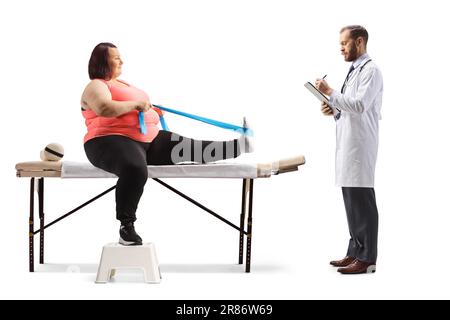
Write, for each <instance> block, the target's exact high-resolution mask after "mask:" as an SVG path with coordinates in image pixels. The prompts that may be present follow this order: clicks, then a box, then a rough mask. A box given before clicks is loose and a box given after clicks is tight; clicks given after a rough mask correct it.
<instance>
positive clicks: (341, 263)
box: [330, 256, 356, 267]
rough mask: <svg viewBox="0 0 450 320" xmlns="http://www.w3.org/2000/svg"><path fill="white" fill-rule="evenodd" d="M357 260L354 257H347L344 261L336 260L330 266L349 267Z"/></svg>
mask: <svg viewBox="0 0 450 320" xmlns="http://www.w3.org/2000/svg"><path fill="white" fill-rule="evenodd" d="M355 260H356V258H354V257H349V256H346V257H345V258H344V259H342V260H335V261H330V264H331V265H332V266H333V267H346V266H348V265H349V264H351V263H352V262H353V261H355Z"/></svg>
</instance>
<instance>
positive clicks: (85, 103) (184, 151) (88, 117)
mask: <svg viewBox="0 0 450 320" xmlns="http://www.w3.org/2000/svg"><path fill="white" fill-rule="evenodd" d="M122 64H123V62H122V59H121V57H120V54H119V50H118V49H117V47H116V46H115V45H113V44H111V43H100V44H98V45H97V46H96V47H95V48H94V50H93V51H92V55H91V58H90V60H89V78H90V79H91V81H90V82H89V84H88V85H87V86H86V88H85V90H84V92H83V95H82V97H81V109H82V114H83V117H84V118H85V122H86V127H87V133H86V135H85V136H84V149H85V151H86V155H87V158H88V159H89V161H90V162H91V163H92V164H93V165H94V166H96V167H98V168H101V169H103V170H105V171H108V172H111V173H113V174H115V175H117V176H118V177H119V179H118V181H117V185H116V217H117V219H118V220H120V222H121V226H120V231H119V233H120V239H119V242H120V243H121V244H123V245H140V244H142V239H141V237H140V236H139V235H138V234H137V233H136V231H135V229H134V222H135V221H136V209H137V207H138V203H139V199H140V198H141V195H142V192H143V190H144V185H145V183H146V182H147V178H148V172H147V165H173V164H176V163H178V162H181V161H199V162H201V163H206V162H212V161H217V160H222V159H227V158H235V157H237V156H239V155H240V154H241V153H243V152H251V151H252V150H251V149H252V146H251V141H250V139H249V137H248V136H246V135H243V136H241V137H240V138H239V139H235V140H231V141H199V140H193V139H190V138H186V137H183V136H179V135H177V134H175V133H172V132H170V131H164V130H159V128H158V123H159V114H160V113H161V111H160V110H159V109H156V108H154V107H153V106H152V105H151V103H150V101H149V97H148V95H147V94H146V93H145V92H144V91H142V90H140V89H138V88H136V87H134V86H132V85H130V84H128V83H127V82H125V81H123V80H120V79H118V77H119V76H120V75H121V73H122ZM139 112H143V113H144V121H145V128H142V124H141V125H140V122H139V116H138V114H139ZM244 126H245V124H244ZM180 146H184V148H181V149H180ZM186 146H188V147H187V148H186Z"/></svg>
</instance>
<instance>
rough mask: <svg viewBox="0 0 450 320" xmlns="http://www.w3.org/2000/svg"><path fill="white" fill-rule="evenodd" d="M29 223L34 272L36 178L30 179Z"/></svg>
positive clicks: (29, 253) (30, 252)
mask: <svg viewBox="0 0 450 320" xmlns="http://www.w3.org/2000/svg"><path fill="white" fill-rule="evenodd" d="M28 225H29V229H28V231H29V232H28V244H29V251H28V255H29V263H30V272H34V254H33V253H34V178H31V179H30V218H29V220H28Z"/></svg>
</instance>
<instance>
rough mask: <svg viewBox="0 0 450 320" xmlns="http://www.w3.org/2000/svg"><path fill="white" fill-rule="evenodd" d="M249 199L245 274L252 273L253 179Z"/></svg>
mask: <svg viewBox="0 0 450 320" xmlns="http://www.w3.org/2000/svg"><path fill="white" fill-rule="evenodd" d="M249 192H250V194H249V198H248V218H247V259H246V262H245V272H250V260H251V254H252V236H253V235H252V210H253V179H250V190H249Z"/></svg>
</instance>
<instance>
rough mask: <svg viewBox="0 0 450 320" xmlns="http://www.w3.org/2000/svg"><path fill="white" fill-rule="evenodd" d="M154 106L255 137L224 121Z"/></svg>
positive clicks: (241, 128)
mask: <svg viewBox="0 0 450 320" xmlns="http://www.w3.org/2000/svg"><path fill="white" fill-rule="evenodd" d="M153 106H154V107H155V108H158V109H161V110H163V111H167V112H170V113H174V114H178V115H180V116H183V117H186V118H190V119H194V120H197V121H201V122H204V123H207V124H211V125H213V126H216V127H219V128H223V129H227V130H232V131H236V132H239V133H241V134H245V135H247V136H253V130H251V129H249V128H244V127H240V126H236V125H234V124H229V123H225V122H222V121H217V120H213V119H208V118H205V117H200V116H196V115H194V114H190V113H186V112H183V111H178V110H174V109H169V108H166V107H163V106H160V105H156V104H154V105H153ZM161 119H162V117H160V120H161ZM163 121H164V120H163ZM163 121H161V125H162V126H163V128H164V124H165V121H164V124H163Z"/></svg>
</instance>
